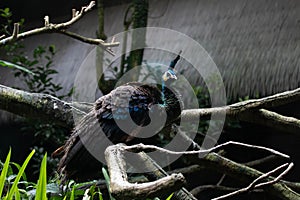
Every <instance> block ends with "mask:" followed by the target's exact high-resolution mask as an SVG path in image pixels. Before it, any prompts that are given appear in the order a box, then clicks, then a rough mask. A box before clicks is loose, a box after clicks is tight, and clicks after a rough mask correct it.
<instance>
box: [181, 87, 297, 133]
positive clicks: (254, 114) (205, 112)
mask: <svg viewBox="0 0 300 200" xmlns="http://www.w3.org/2000/svg"><path fill="white" fill-rule="evenodd" d="M296 101H300V88H297V89H295V90H291V91H286V92H282V93H278V94H275V95H272V96H268V97H264V98H261V99H252V100H248V101H243V102H239V103H235V104H231V105H228V106H223V107H216V108H201V109H189V110H183V111H182V113H181V118H182V120H183V121H193V120H198V119H199V117H200V118H201V120H202V119H205V118H206V119H209V117H210V116H211V115H212V114H214V115H216V116H218V115H219V114H222V115H224V113H225V114H226V117H227V118H231V119H239V120H241V121H247V122H253V123H259V124H262V123H264V122H265V121H264V119H265V120H267V121H268V123H264V125H267V126H269V127H272V128H278V127H281V126H282V127H284V130H285V131H289V132H292V133H299V130H300V128H299V127H300V125H299V124H300V123H299V120H298V119H295V118H291V117H285V116H282V115H279V114H277V113H274V112H271V111H267V110H265V109H268V108H273V107H277V106H281V105H285V104H289V103H292V102H296ZM274 124H276V126H274Z"/></svg>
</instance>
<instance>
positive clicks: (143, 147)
mask: <svg viewBox="0 0 300 200" xmlns="http://www.w3.org/2000/svg"><path fill="white" fill-rule="evenodd" d="M228 145H237V146H243V147H248V148H253V149H260V150H264V151H267V152H270V153H272V154H274V155H277V156H280V157H283V158H286V159H289V158H290V156H289V155H286V154H284V153H281V152H279V151H276V150H274V149H271V148H267V147H263V146H257V145H250V144H245V143H241V142H234V141H229V142H226V143H223V144H220V145H217V146H215V147H212V148H210V149H200V150H195V151H180V152H177V151H172V150H168V149H165V148H161V147H157V146H155V145H144V144H136V145H132V146H125V147H123V148H124V149H125V150H127V151H132V152H140V151H145V150H148V151H160V152H162V153H166V154H173V155H190V154H198V155H199V154H201V155H199V156H200V157H203V156H204V155H205V154H208V153H210V152H212V151H216V150H218V149H221V148H224V147H225V146H228Z"/></svg>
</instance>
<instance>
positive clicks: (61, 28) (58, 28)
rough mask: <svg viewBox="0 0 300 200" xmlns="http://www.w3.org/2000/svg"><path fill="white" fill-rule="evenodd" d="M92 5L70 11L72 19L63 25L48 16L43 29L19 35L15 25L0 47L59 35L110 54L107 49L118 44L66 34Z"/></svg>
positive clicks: (0, 43)
mask: <svg viewBox="0 0 300 200" xmlns="http://www.w3.org/2000/svg"><path fill="white" fill-rule="evenodd" d="M94 5H95V1H91V2H90V4H89V5H88V6H84V7H82V9H81V11H80V12H76V10H74V9H73V10H72V18H71V19H70V20H69V21H67V22H63V23H59V24H52V23H50V21H49V16H45V18H44V20H45V26H44V27H41V28H35V29H33V30H29V31H26V32H23V33H19V28H18V27H19V24H17V23H15V27H14V32H13V34H12V36H10V37H6V38H2V39H1V40H0V45H5V44H7V43H9V42H12V41H15V40H20V39H23V38H27V37H30V36H34V35H38V34H43V33H61V34H64V35H67V36H70V37H72V38H74V39H77V40H79V41H81V42H85V43H89V44H93V45H99V46H101V47H102V48H103V49H104V50H106V51H107V52H109V53H110V54H112V50H111V49H109V50H108V49H107V48H108V47H115V46H118V45H119V42H111V43H106V42H104V41H103V40H100V39H93V38H86V37H83V36H80V35H77V34H75V33H71V32H66V29H67V28H69V27H70V26H71V25H73V24H74V23H75V22H77V21H78V20H79V19H81V18H82V17H83V15H84V14H85V13H87V12H88V11H90V10H91V9H92V8H93V6H94Z"/></svg>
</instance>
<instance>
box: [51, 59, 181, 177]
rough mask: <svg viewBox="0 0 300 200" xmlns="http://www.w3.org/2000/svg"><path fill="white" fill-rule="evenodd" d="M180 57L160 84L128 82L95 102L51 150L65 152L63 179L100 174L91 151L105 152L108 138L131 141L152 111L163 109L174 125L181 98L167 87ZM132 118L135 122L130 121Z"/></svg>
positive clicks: (116, 141)
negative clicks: (68, 134) (62, 140)
mask: <svg viewBox="0 0 300 200" xmlns="http://www.w3.org/2000/svg"><path fill="white" fill-rule="evenodd" d="M179 59H180V53H179V54H178V55H177V57H176V58H175V59H174V60H173V61H172V62H171V63H170V65H169V68H168V70H167V71H166V72H165V73H163V75H162V83H161V85H160V86H159V87H157V85H149V84H142V83H138V82H132V83H127V84H125V85H122V86H119V87H117V88H116V89H114V90H112V91H111V92H110V93H109V94H107V95H105V96H102V97H100V98H99V99H98V100H97V101H96V102H95V104H94V107H93V109H92V110H91V111H90V112H89V113H88V114H87V115H86V116H84V117H83V119H82V120H81V121H80V123H79V124H78V125H77V126H76V127H75V128H74V130H73V133H72V134H71V136H70V137H69V139H68V140H67V141H66V143H65V145H64V146H62V147H61V148H59V149H58V150H56V151H55V152H54V153H53V154H52V155H53V156H54V157H58V156H59V155H62V158H61V160H60V162H59V166H58V170H59V173H60V174H61V175H62V177H63V178H62V179H63V180H68V179H75V180H88V179H92V178H97V177H99V176H100V172H99V171H100V169H101V163H100V162H99V161H98V160H97V159H96V158H95V156H93V155H92V153H91V152H96V153H97V154H98V153H99V155H100V154H101V155H103V152H104V150H105V149H106V147H107V146H108V143H107V140H105V138H108V139H109V140H110V141H111V143H114V144H116V143H127V144H128V143H129V142H131V141H133V140H134V139H135V136H137V137H138V135H139V134H141V132H142V128H143V127H145V126H148V125H149V124H150V123H151V115H153V113H154V114H155V115H160V114H161V113H163V111H164V113H165V114H166V120H165V125H171V123H172V122H173V121H174V120H176V119H177V118H178V117H179V115H180V113H181V106H182V103H181V100H180V98H179V97H178V95H176V94H175V92H174V91H172V90H171V89H170V88H169V87H168V86H169V85H170V84H171V83H172V82H174V81H175V80H176V79H177V76H176V71H175V70H174V68H175V65H176V63H177V62H178V60H179ZM161 111H162V112H161ZM152 117H153V116H152ZM159 117H160V116H154V118H159ZM132 121H133V122H134V124H133V125H132V124H131V125H130V122H132ZM118 122H119V123H118ZM122 123H123V124H127V130H124V129H122V128H120V127H119V126H120V124H122Z"/></svg>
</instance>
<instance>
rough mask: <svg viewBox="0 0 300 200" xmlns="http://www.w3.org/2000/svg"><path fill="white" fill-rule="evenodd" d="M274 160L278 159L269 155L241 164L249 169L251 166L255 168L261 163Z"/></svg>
mask: <svg viewBox="0 0 300 200" xmlns="http://www.w3.org/2000/svg"><path fill="white" fill-rule="evenodd" d="M275 159H278V157H277V156H275V155H269V156H266V157H264V158H260V159H257V160H253V161H249V162H246V163H243V164H244V165H246V166H249V167H251V166H255V165H260V164H262V163H266V162H270V161H272V160H275Z"/></svg>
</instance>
